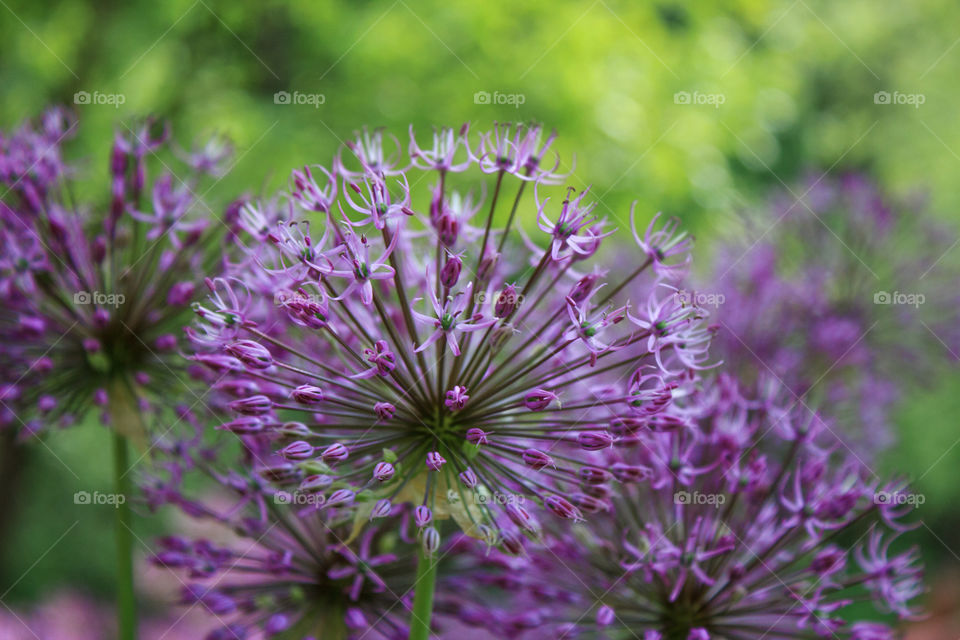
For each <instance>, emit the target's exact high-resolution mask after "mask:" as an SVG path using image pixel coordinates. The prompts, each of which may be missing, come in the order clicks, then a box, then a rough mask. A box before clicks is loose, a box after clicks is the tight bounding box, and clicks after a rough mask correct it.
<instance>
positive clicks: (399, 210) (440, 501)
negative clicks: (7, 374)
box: [192, 125, 710, 553]
mask: <svg viewBox="0 0 960 640" xmlns="http://www.w3.org/2000/svg"><path fill="white" fill-rule="evenodd" d="M411 135H413V134H411ZM437 135H438V137H437V138H436V139H435V144H436V148H435V149H434V150H433V151H427V150H425V149H424V148H422V147H420V146H419V145H418V144H417V143H416V142H415V140H416V138H415V137H413V138H411V139H412V140H413V141H414V142H411V145H410V149H411V157H410V158H409V160H407V159H405V158H404V157H402V154H401V153H399V152H398V153H392V152H390V150H389V149H390V147H391V145H390V141H391V140H393V138H391V137H390V136H388V135H387V134H386V133H385V132H379V131H378V132H365V133H362V134H360V136H359V137H358V138H357V139H356V140H355V141H353V142H351V143H350V144H349V145H347V146H346V147H345V148H343V149H341V151H340V152H339V154H338V156H337V160H336V162H335V163H334V166H333V167H331V168H330V169H328V170H326V171H323V172H321V171H320V170H319V168H318V166H317V165H312V166H311V171H310V174H309V175H308V174H307V172H305V171H304V172H299V171H298V172H296V173H295V174H294V178H293V180H292V184H293V188H294V190H295V191H297V192H301V193H299V195H298V193H292V194H290V195H289V196H288V197H287V198H282V197H281V198H276V200H278V201H286V202H289V203H290V208H289V210H288V211H286V212H284V213H286V214H288V217H286V218H284V217H282V216H281V217H274V219H272V220H268V219H267V217H266V216H264V217H263V219H260V218H256V219H252V221H251V223H250V224H246V225H245V227H244V228H243V229H241V232H242V233H238V238H239V239H238V242H239V243H240V244H241V249H242V250H243V251H244V252H245V253H246V255H248V256H249V257H248V259H246V260H244V261H242V263H239V265H231V268H230V269H228V270H227V273H224V274H213V275H214V276H216V277H213V278H212V279H211V280H210V281H209V282H210V283H211V284H213V287H212V288H211V295H210V298H209V301H208V302H206V303H204V304H203V305H200V306H199V307H198V315H199V316H200V317H199V318H198V323H197V326H196V327H194V328H193V332H192V335H193V336H194V337H195V338H196V339H195V340H194V342H195V344H196V346H197V353H196V354H195V355H194V356H193V358H194V359H195V360H196V361H197V362H198V363H201V362H202V363H203V364H204V365H206V366H207V367H208V368H210V369H212V370H214V373H215V374H216V375H219V376H222V377H223V378H224V386H222V387H221V388H223V389H230V390H231V391H234V392H237V393H238V394H239V395H240V397H232V398H230V399H229V402H228V403H227V404H228V407H229V410H230V411H232V412H233V413H235V414H237V415H236V416H235V419H234V420H233V421H232V422H231V421H227V422H226V423H225V425H224V428H226V429H228V430H230V431H233V432H234V433H237V434H238V435H240V437H243V438H247V439H249V437H256V438H257V439H258V440H263V441H265V442H269V443H270V444H271V446H272V447H273V448H272V451H273V452H274V453H277V452H280V455H281V456H282V457H284V458H285V459H286V460H287V461H288V462H289V463H290V464H291V465H292V467H293V468H294V470H295V473H297V474H301V475H302V476H307V475H317V474H320V475H329V476H330V477H331V478H333V479H334V481H333V482H332V483H331V486H330V488H329V490H330V491H332V490H333V488H334V487H336V488H337V489H339V490H343V491H346V490H350V491H353V500H354V506H355V507H356V508H357V510H358V513H359V515H358V520H359V521H362V522H370V521H371V520H372V521H379V519H378V518H379V515H380V511H381V510H382V509H383V508H384V507H382V506H381V505H384V504H386V505H395V506H397V507H398V508H399V507H402V506H404V505H411V508H413V507H415V506H423V507H428V508H429V509H430V512H431V521H430V523H429V526H425V527H422V531H421V533H420V538H419V542H420V544H421V545H424V546H425V548H428V549H429V548H433V547H435V546H436V545H435V544H434V542H436V541H435V540H434V538H433V535H434V533H430V532H429V531H430V530H432V531H434V532H435V533H437V535H439V533H440V532H444V531H445V530H444V529H443V528H442V527H443V523H444V521H446V520H453V521H454V522H455V523H456V524H458V525H459V526H460V527H461V528H462V529H463V530H464V531H465V532H466V533H467V534H468V535H470V536H472V537H474V538H477V539H479V540H482V541H483V542H484V543H485V544H488V545H502V546H503V547H504V548H506V549H510V550H512V551H513V552H517V553H522V552H523V549H524V545H525V544H526V542H525V541H528V540H534V541H536V540H538V538H539V531H540V527H539V526H534V524H533V523H535V522H537V521H538V519H539V514H540V513H543V514H544V517H548V518H555V519H556V520H558V521H565V522H576V521H579V520H582V519H586V518H587V517H588V516H589V515H590V514H592V513H595V512H602V511H603V510H604V508H605V507H604V502H603V500H604V499H605V498H604V497H602V496H601V497H598V496H597V495H587V494H583V495H574V496H570V495H568V493H567V489H568V485H569V484H570V483H574V484H577V483H579V481H580V480H579V478H580V469H581V467H587V466H590V467H595V466H596V465H597V464H600V463H601V462H602V458H603V456H604V455H605V453H604V451H606V450H608V449H610V448H611V446H613V444H614V442H615V441H617V440H619V439H621V438H623V437H625V435H627V434H626V433H625V432H621V433H617V434H613V433H611V432H610V431H609V429H608V428H607V425H610V424H612V423H613V422H614V421H617V423H618V424H619V423H622V422H624V421H626V420H628V419H632V420H637V419H638V418H636V417H635V416H634V414H635V413H636V412H637V411H641V412H642V410H645V409H647V408H646V406H645V405H646V402H647V398H646V396H638V395H637V394H636V393H634V392H635V391H637V389H631V382H630V381H631V380H634V379H635V378H636V377H637V376H636V375H635V374H636V372H637V370H638V369H642V370H643V371H644V372H647V371H651V370H653V371H657V372H659V375H660V376H661V378H660V379H661V380H662V382H663V385H664V386H666V385H668V384H669V382H670V381H671V380H672V379H673V378H674V377H676V376H678V375H681V374H683V373H684V372H686V371H688V370H689V369H691V368H693V369H699V368H703V367H705V366H708V365H707V363H706V343H707V341H708V339H709V337H710V333H709V332H708V331H706V329H705V328H704V327H703V326H702V319H703V314H701V313H700V311H699V309H697V308H696V307H692V306H687V307H683V308H674V307H673V306H669V305H670V303H669V302H667V300H666V298H667V297H668V296H669V295H670V294H669V292H668V291H666V290H664V289H663V288H662V287H656V286H650V287H647V290H646V295H645V296H643V297H642V298H640V302H639V306H637V307H636V312H635V313H634V307H633V306H632V305H630V304H629V303H628V301H627V299H626V296H625V295H624V293H625V291H626V289H627V287H628V286H629V285H631V284H635V283H636V282H638V281H639V279H641V278H642V277H643V274H645V273H650V272H652V271H653V270H654V268H655V264H656V262H657V259H656V258H651V257H649V256H648V255H647V254H646V253H643V254H641V255H640V256H639V258H638V259H637V260H636V261H635V262H634V263H630V264H625V265H624V266H625V268H624V269H622V270H618V271H619V273H616V274H614V275H612V276H610V275H609V274H610V273H611V270H609V269H605V268H601V266H598V265H594V266H593V267H592V268H591V267H589V266H587V267H586V268H587V269H589V273H584V271H583V270H582V269H583V267H584V266H585V265H587V262H596V263H601V264H602V260H603V258H604V254H603V252H602V251H601V246H602V243H603V240H604V239H605V238H606V237H607V236H608V235H609V233H611V232H612V230H611V229H609V228H608V227H607V226H605V225H604V223H603V221H601V220H599V219H597V218H596V216H595V215H594V213H593V212H594V211H595V208H596V203H595V202H594V200H593V198H592V195H591V193H590V191H589V190H584V191H577V190H574V189H560V190H559V194H560V197H559V202H558V201H557V200H558V198H556V197H552V196H550V195H549V192H550V190H551V189H553V188H554V187H553V186H552V185H554V184H556V183H557V182H559V181H562V178H561V177H560V176H559V174H557V173H556V171H555V169H556V167H554V168H552V169H551V168H550V167H549V166H546V165H545V164H544V163H543V162H541V160H543V158H544V154H545V153H546V152H547V151H548V149H549V148H551V145H552V142H553V136H550V137H549V138H546V139H544V138H542V137H541V135H542V131H541V129H540V128H539V127H536V126H513V125H511V126H509V127H505V126H503V125H497V126H496V127H495V129H494V130H493V131H491V132H489V133H487V134H482V135H481V136H480V142H479V144H478V145H472V144H468V141H467V140H466V136H467V131H466V130H464V131H463V132H462V133H459V134H454V135H453V137H452V138H451V137H450V136H451V133H450V132H449V131H448V130H442V132H438V134H437ZM458 136H460V137H458ZM461 137H462V141H461ZM461 151H467V152H466V153H465V154H464V155H462V156H461V155H460V153H461ZM451 152H452V153H453V155H452V156H451V155H450V153H451ZM451 157H452V158H454V159H453V160H451ZM411 165H412V167H413V168H409V167H410V166H411ZM423 172H425V174H424V173H423ZM321 173H322V174H323V175H324V176H328V180H327V182H328V183H329V180H330V179H332V180H335V181H336V183H337V184H336V185H333V184H329V185H328V186H327V187H323V188H321V187H320V186H319V185H318V187H317V189H314V188H313V187H312V186H311V182H310V176H311V175H312V176H314V177H317V176H319V175H320V174H321ZM424 175H425V176H426V177H427V178H428V179H427V180H423V179H422V178H423V177H424ZM478 178H479V179H482V180H485V181H486V182H487V186H486V187H485V189H484V190H483V192H484V193H485V194H486V198H487V199H486V201H484V200H483V199H482V198H480V199H477V198H476V197H475V196H474V195H473V194H466V195H465V194H464V193H463V192H462V191H460V190H459V185H458V181H459V182H460V183H470V182H475V181H476V180H477V179H478ZM531 183H532V184H531ZM420 185H424V186H420ZM424 188H426V192H425V193H422V192H420V190H423V189H424ZM318 191H322V193H323V194H324V198H325V199H324V202H323V206H319V207H318V206H315V204H314V202H315V201H317V200H318V199H320V196H317V195H316V194H317V193H318ZM528 191H532V192H534V193H533V194H530V193H528ZM311 194H312V195H311ZM525 194H526V197H525ZM530 195H533V196H534V198H533V199H532V202H530V200H531V199H530V197H529V196H530ZM418 202H423V203H429V205H428V206H429V208H428V210H426V211H419V210H418V209H417V206H416V205H414V204H413V203H418ZM480 212H483V214H482V215H483V216H484V217H483V219H482V220H478V221H477V222H476V225H475V224H474V217H475V216H478V217H479V216H480V215H481V214H480ZM500 212H506V213H507V216H506V219H507V220H508V222H507V225H506V226H505V227H504V228H497V226H496V225H495V224H494V220H497V219H501V213H500ZM521 220H523V223H524V224H523V225H521V224H520V222H519V221H521ZM535 220H536V221H537V222H538V224H539V225H540V228H541V229H543V231H544V232H543V233H541V234H540V235H539V236H536V237H534V238H526V237H525V236H524V235H523V234H522V233H519V232H518V228H519V227H521V226H525V227H527V228H531V224H530V223H533V222H534V221H535ZM514 222H517V224H514ZM671 224H672V223H671ZM264 225H266V227H265V226H264ZM671 233H673V230H672V227H671V231H669V232H667V233H666V236H664V237H662V238H661V237H659V236H658V238H660V239H658V240H657V242H659V243H668V240H667V239H666V237H667V236H670V234H671ZM681 244H683V246H684V247H686V246H687V245H688V244H689V243H681ZM679 252H680V249H676V251H674V252H673V253H671V251H670V250H665V255H664V256H663V257H662V258H661V262H662V261H664V260H667V259H668V258H669V259H671V260H672V259H674V258H673V257H674V256H677V255H678V254H679ZM634 253H636V252H634ZM666 254H670V255H669V256H667V255H666ZM518 274H520V277H519V278H518ZM608 276H609V277H608ZM631 297H632V298H633V299H634V300H637V297H636V296H635V295H631ZM661 325H662V326H661ZM250 343H255V344H257V345H259V346H253V345H252V344H250ZM224 358H229V360H225V359H224ZM634 387H636V385H634ZM639 390H640V391H646V390H647V387H646V386H643V385H641V387H639ZM561 397H562V398H563V402H562V403H561V402H560V398H561ZM631 398H632V401H631ZM650 402H657V403H660V404H663V403H664V402H665V401H664V398H663V397H662V394H661V395H657V396H654V397H652V398H651V399H650ZM648 413H650V414H653V413H656V412H655V411H654V410H652V409H650V410H649V411H648ZM251 418H255V419H256V420H255V421H254V420H251ZM290 423H297V424H302V425H304V426H305V427H306V431H305V432H304V430H303V429H300V428H297V429H296V430H295V433H294V431H293V430H291V429H290V428H289V427H285V426H284V425H289V424H290ZM294 441H297V442H306V443H309V444H310V445H312V446H313V447H314V448H313V451H312V454H311V455H310V456H309V457H306V458H304V459H297V458H296V456H301V455H306V452H307V451H308V450H307V449H306V448H304V447H302V445H298V446H297V447H294V448H293V450H290V449H286V450H285V449H284V448H285V447H290V446H291V444H292V443H293V442H294ZM330 447H336V448H335V449H333V450H332V449H330ZM341 447H342V449H341ZM331 451H338V452H339V451H342V452H343V453H344V456H343V457H341V456H339V455H337V456H334V455H332V453H331ZM291 455H292V456H294V457H293V458H291ZM298 477H299V476H298ZM330 499H331V496H329V495H328V496H327V501H328V502H327V504H329V500H330ZM383 501H387V502H386V503H385V502H383ZM521 501H522V502H521ZM437 544H439V542H437Z"/></svg>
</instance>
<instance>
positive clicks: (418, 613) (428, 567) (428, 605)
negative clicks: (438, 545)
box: [410, 550, 437, 640]
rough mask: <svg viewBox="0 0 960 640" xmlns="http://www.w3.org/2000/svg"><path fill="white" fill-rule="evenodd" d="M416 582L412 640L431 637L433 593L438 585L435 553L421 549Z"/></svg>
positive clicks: (411, 621)
mask: <svg viewBox="0 0 960 640" xmlns="http://www.w3.org/2000/svg"><path fill="white" fill-rule="evenodd" d="M415 584H416V586H415V587H414V588H415V589H416V593H415V594H414V596H413V614H412V617H411V618H410V640H427V639H428V638H429V637H430V618H431V616H432V615H433V594H434V591H435V589H436V586H437V558H436V557H435V556H434V554H432V553H427V552H426V551H423V550H421V551H420V560H419V561H418V562H417V581H416V583H415Z"/></svg>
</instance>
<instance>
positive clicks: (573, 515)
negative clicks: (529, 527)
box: [543, 496, 583, 522]
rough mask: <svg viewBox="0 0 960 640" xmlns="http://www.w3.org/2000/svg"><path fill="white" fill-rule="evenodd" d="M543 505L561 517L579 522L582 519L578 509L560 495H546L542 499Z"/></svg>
mask: <svg viewBox="0 0 960 640" xmlns="http://www.w3.org/2000/svg"><path fill="white" fill-rule="evenodd" d="M543 506H545V507H546V508H547V509H550V511H552V512H553V513H555V514H556V515H558V516H560V517H561V518H566V519H568V520H573V521H574V522H580V521H582V520H583V515H581V514H580V510H579V509H577V508H576V507H575V506H573V505H572V504H570V502H569V501H567V500H566V499H564V498H561V497H560V496H548V497H547V498H546V499H545V500H544V501H543Z"/></svg>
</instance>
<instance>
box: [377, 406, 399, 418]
mask: <svg viewBox="0 0 960 640" xmlns="http://www.w3.org/2000/svg"><path fill="white" fill-rule="evenodd" d="M373 412H374V413H376V414H377V417H378V418H379V419H381V420H390V419H391V418H393V416H394V415H395V414H396V413H397V408H396V407H395V406H393V404H392V403H390V402H378V403H377V404H375V405H373Z"/></svg>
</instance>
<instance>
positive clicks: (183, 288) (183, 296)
mask: <svg viewBox="0 0 960 640" xmlns="http://www.w3.org/2000/svg"><path fill="white" fill-rule="evenodd" d="M195 291H196V286H195V285H194V284H193V283H192V282H178V283H176V284H175V285H173V286H172V287H170V291H169V292H168V293H167V304H168V305H170V306H171V307H185V306H187V305H188V304H190V301H191V300H193V294H194V292H195Z"/></svg>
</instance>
